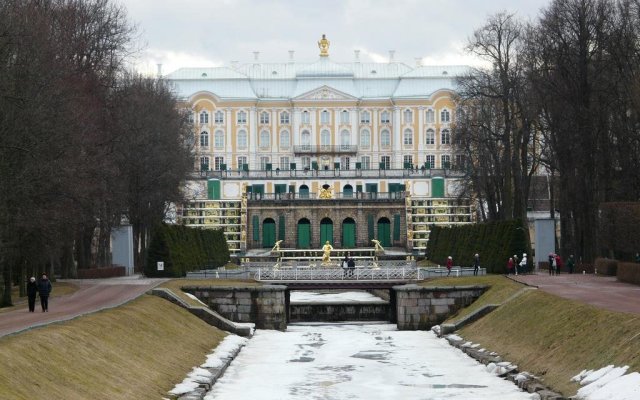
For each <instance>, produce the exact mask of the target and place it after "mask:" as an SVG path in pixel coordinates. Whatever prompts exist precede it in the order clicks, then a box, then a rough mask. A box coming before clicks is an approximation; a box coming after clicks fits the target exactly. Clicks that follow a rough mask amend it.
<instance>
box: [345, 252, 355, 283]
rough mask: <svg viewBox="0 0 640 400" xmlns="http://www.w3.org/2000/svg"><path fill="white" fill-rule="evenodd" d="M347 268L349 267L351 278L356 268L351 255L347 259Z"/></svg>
mask: <svg viewBox="0 0 640 400" xmlns="http://www.w3.org/2000/svg"><path fill="white" fill-rule="evenodd" d="M347 268H348V269H349V276H350V277H351V278H353V273H354V272H355V270H356V260H354V259H353V257H351V256H350V257H349V261H347Z"/></svg>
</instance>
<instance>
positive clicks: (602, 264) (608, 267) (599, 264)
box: [594, 258, 618, 276]
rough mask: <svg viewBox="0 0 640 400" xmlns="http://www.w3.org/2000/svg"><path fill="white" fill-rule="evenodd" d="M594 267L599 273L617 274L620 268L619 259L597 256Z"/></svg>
mask: <svg viewBox="0 0 640 400" xmlns="http://www.w3.org/2000/svg"><path fill="white" fill-rule="evenodd" d="M594 267H595V269H596V270H597V271H598V273H599V274H602V275H608V276H616V271H617V270H618V261H617V260H612V259H610V258H596V260H595V262H594Z"/></svg>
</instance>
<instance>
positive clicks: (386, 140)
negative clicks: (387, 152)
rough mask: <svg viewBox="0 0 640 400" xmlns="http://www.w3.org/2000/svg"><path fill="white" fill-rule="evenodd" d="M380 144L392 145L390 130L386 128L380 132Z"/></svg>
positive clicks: (383, 145) (384, 145)
mask: <svg viewBox="0 0 640 400" xmlns="http://www.w3.org/2000/svg"><path fill="white" fill-rule="evenodd" d="M380 146H382V147H389V146H391V133H389V131H388V130H386V129H384V130H383V131H382V132H380Z"/></svg>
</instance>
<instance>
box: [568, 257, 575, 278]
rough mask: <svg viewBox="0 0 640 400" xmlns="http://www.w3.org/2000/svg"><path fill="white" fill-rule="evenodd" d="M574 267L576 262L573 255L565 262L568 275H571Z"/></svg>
mask: <svg viewBox="0 0 640 400" xmlns="http://www.w3.org/2000/svg"><path fill="white" fill-rule="evenodd" d="M575 266H576V261H575V260H574V259H573V254H572V255H570V256H569V259H568V260H567V269H568V270H569V273H570V274H573V268H574V267H575Z"/></svg>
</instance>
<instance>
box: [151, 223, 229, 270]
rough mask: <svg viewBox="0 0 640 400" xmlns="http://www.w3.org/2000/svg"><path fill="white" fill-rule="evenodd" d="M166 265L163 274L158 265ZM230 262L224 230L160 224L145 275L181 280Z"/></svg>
mask: <svg viewBox="0 0 640 400" xmlns="http://www.w3.org/2000/svg"><path fill="white" fill-rule="evenodd" d="M158 261H163V262H164V271H158V270H157V262H158ZM228 261H229V246H228V245H227V240H226V238H225V237H224V233H223V232H222V231H221V230H212V229H195V228H188V227H186V226H182V225H167V224H160V225H158V226H156V227H155V228H154V229H153V231H152V233H151V242H150V243H149V250H148V252H147V263H146V265H145V271H144V272H145V274H146V275H147V276H154V277H160V276H162V277H182V276H185V275H186V274H187V272H188V271H194V270H198V269H202V268H218V267H222V266H223V265H225V264H226V263H227V262H228Z"/></svg>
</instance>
